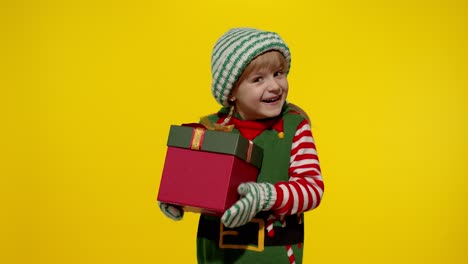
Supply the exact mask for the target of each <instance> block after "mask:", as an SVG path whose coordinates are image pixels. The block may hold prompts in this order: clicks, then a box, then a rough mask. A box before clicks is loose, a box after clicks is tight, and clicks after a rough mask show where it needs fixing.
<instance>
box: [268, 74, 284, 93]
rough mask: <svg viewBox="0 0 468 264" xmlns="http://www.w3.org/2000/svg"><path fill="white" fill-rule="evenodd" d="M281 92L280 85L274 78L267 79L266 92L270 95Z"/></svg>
mask: <svg viewBox="0 0 468 264" xmlns="http://www.w3.org/2000/svg"><path fill="white" fill-rule="evenodd" d="M280 90H281V85H280V84H279V81H278V80H277V79H276V78H275V77H271V78H268V91H269V92H271V93H277V92H279V91H280Z"/></svg>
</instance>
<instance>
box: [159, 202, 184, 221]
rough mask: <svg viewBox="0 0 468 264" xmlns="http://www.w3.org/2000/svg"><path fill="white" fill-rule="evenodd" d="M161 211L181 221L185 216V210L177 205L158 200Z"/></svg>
mask: <svg viewBox="0 0 468 264" xmlns="http://www.w3.org/2000/svg"><path fill="white" fill-rule="evenodd" d="M158 204H159V208H160V209H161V211H162V212H163V213H164V214H165V215H166V216H167V217H169V218H171V219H172V220H175V221H179V220H181V219H182V217H183V216H184V211H183V210H182V208H181V207H179V206H177V205H172V204H167V203H161V202H158Z"/></svg>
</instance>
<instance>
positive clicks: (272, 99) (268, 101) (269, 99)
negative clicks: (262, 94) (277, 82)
mask: <svg viewBox="0 0 468 264" xmlns="http://www.w3.org/2000/svg"><path fill="white" fill-rule="evenodd" d="M280 99H281V95H278V96H275V97H272V98H268V99H263V100H262V102H264V103H274V102H277V101H279V100H280Z"/></svg>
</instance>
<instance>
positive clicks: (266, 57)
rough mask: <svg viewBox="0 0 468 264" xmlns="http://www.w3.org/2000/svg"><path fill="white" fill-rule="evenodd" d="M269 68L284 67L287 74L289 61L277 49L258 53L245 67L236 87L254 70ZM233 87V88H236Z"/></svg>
mask: <svg viewBox="0 0 468 264" xmlns="http://www.w3.org/2000/svg"><path fill="white" fill-rule="evenodd" d="M261 69H267V70H272V71H276V70H278V69H282V70H283V72H284V73H285V74H286V73H287V72H286V71H287V70H288V62H287V61H286V58H284V56H283V54H281V53H280V52H279V51H276V50H270V51H267V52H265V53H262V54H260V55H258V56H257V57H256V58H254V59H253V60H252V61H250V63H249V64H248V65H247V67H245V69H244V71H243V72H242V74H241V76H240V77H239V79H238V80H237V82H236V83H235V84H234V89H236V88H237V86H239V84H240V83H241V82H242V81H243V80H245V78H247V76H249V75H250V74H251V73H252V72H254V71H257V70H261ZM234 89H233V90H234Z"/></svg>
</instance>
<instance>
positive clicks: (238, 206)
mask: <svg viewBox="0 0 468 264" xmlns="http://www.w3.org/2000/svg"><path fill="white" fill-rule="evenodd" d="M237 192H238V193H239V195H240V196H241V198H240V199H239V200H238V201H237V202H236V203H235V204H234V205H233V206H231V207H230V208H229V209H227V210H226V212H224V214H223V216H222V217H221V222H223V224H224V225H225V226H226V227H230V228H233V227H238V226H241V225H245V224H246V223H248V222H250V220H252V218H254V216H255V215H256V214H257V213H258V212H260V211H268V210H270V209H271V207H273V205H274V204H275V202H276V190H275V186H274V185H273V184H271V183H256V182H248V183H242V184H240V185H239V187H238V188H237Z"/></svg>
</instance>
